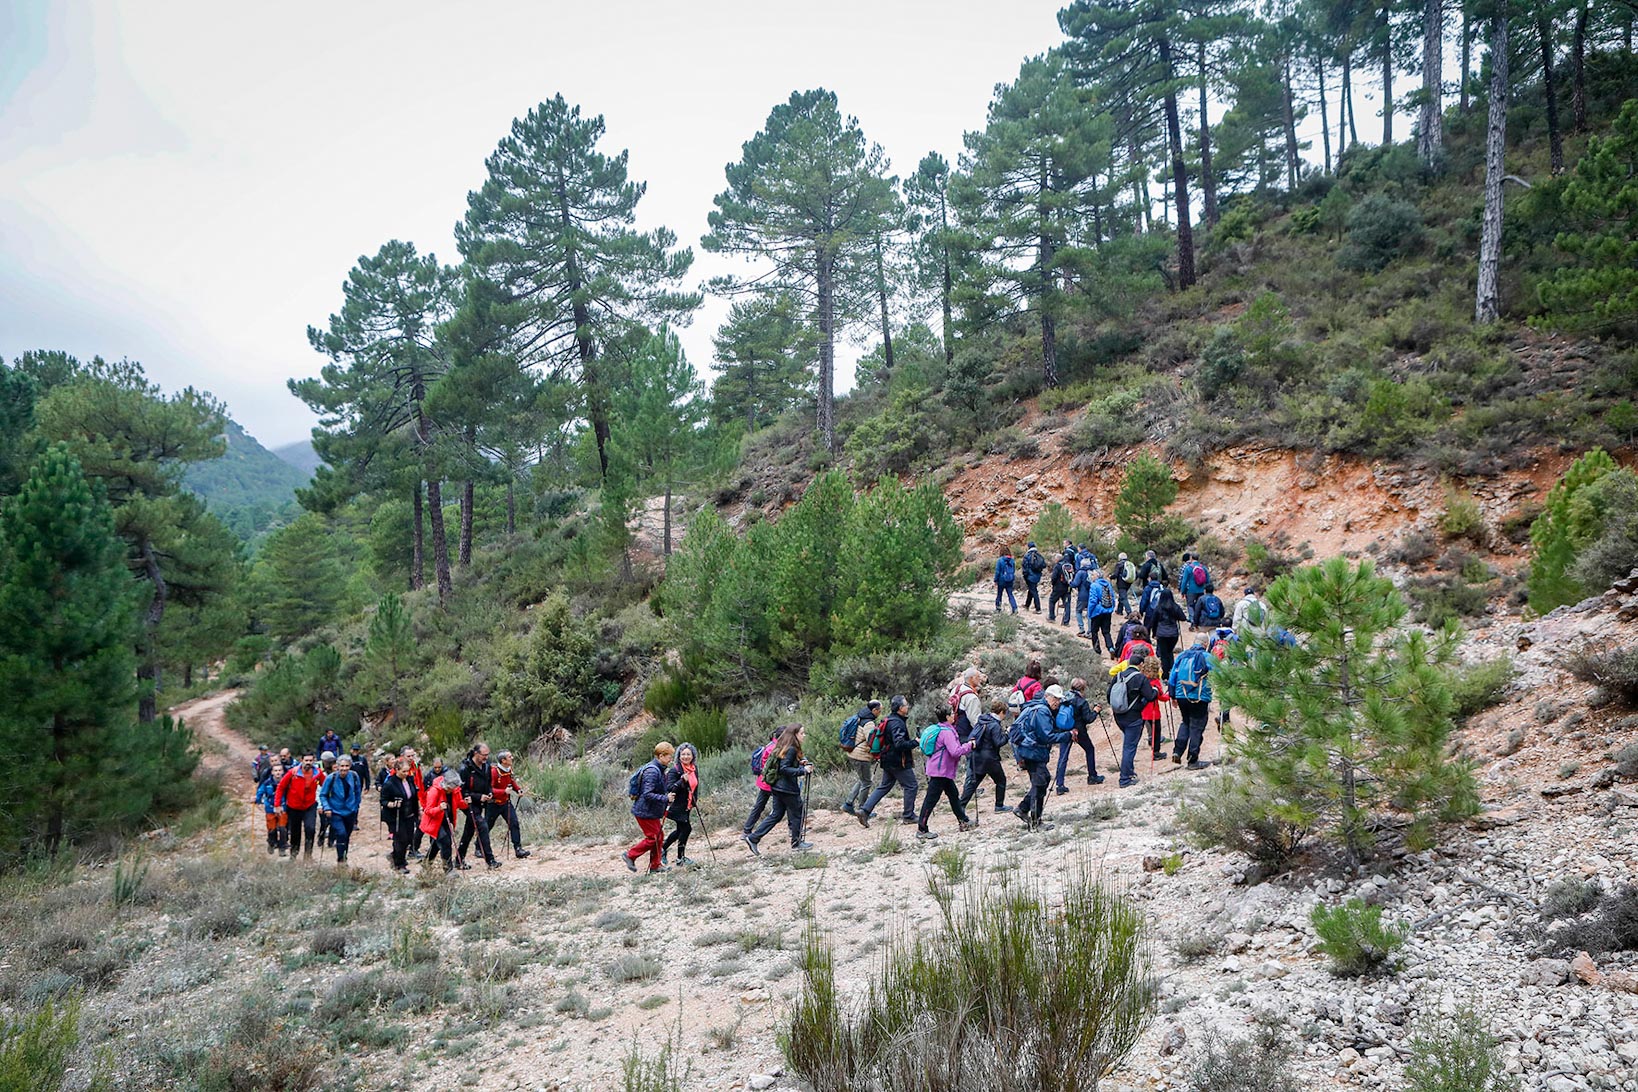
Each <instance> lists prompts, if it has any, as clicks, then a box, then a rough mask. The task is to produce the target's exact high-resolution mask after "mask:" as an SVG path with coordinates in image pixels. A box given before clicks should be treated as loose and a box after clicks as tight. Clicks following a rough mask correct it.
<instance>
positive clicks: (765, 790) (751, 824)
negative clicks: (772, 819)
mask: <svg viewBox="0 0 1638 1092" xmlns="http://www.w3.org/2000/svg"><path fill="white" fill-rule="evenodd" d="M777 742H779V729H777V728H775V729H774V733H773V735H771V736H769V737H768V742H766V743H764V744H763V745H762V746H760V747H758V748H757V749H756V750H754V751H752V752H751V774H752V776H753V777H754V778H755V780H756V802H755V803H754V804H752V805H751V814H749V815H747V816H746V817H745V828H744V829H743V830H742V831H741V832H740V833H741V835H749V834H750V833H751V831H753V830H755V829H756V823H757V820H758V819H761V818H762V811H763V809H764V808H766V807H767V806H768V801H769V800H771V799H773V787H772V786H771V785H769V784H768V783H767V782H766V781H764V780H763V779H762V778H763V774H765V773H766V772H767V770H768V756H769V755H770V754H772V753H773V748H774V744H775V743H777Z"/></svg>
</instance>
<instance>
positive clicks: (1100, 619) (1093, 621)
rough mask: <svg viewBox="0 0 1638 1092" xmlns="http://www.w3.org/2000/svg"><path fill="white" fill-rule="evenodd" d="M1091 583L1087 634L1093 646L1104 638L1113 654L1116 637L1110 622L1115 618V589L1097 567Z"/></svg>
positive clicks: (1104, 644) (1093, 570)
mask: <svg viewBox="0 0 1638 1092" xmlns="http://www.w3.org/2000/svg"><path fill="white" fill-rule="evenodd" d="M1090 576H1091V578H1092V579H1091V583H1090V584H1089V585H1088V586H1087V597H1086V599H1087V624H1086V629H1087V634H1088V635H1089V636H1090V637H1091V639H1092V648H1093V649H1094V650H1097V649H1098V647H1099V642H1098V639H1099V638H1100V637H1101V638H1102V639H1103V648H1104V649H1105V650H1107V651H1108V653H1109V654H1110V655H1111V656H1113V655H1114V654H1115V638H1114V636H1113V635H1112V634H1111V633H1110V632H1109V626H1110V623H1111V622H1113V621H1114V618H1115V589H1114V588H1113V587H1111V586H1110V584H1109V578H1108V577H1106V576H1104V575H1103V573H1101V572H1099V571H1098V570H1097V569H1096V568H1093V569H1092V570H1091V572H1090Z"/></svg>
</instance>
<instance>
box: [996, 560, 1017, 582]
mask: <svg viewBox="0 0 1638 1092" xmlns="http://www.w3.org/2000/svg"><path fill="white" fill-rule="evenodd" d="M1014 575H1015V570H1014V569H1013V565H1012V558H1010V557H1003V558H1002V559H1001V560H1000V561H998V562H996V565H995V579H996V582H997V583H1001V584H1010V583H1012V579H1013V576H1014Z"/></svg>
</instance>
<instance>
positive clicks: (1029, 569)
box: [1024, 542, 1047, 614]
mask: <svg viewBox="0 0 1638 1092" xmlns="http://www.w3.org/2000/svg"><path fill="white" fill-rule="evenodd" d="M1046 569H1047V559H1046V558H1045V557H1043V556H1041V551H1040V550H1037V549H1036V548H1035V543H1033V542H1032V543H1030V544H1029V547H1028V549H1026V550H1025V551H1024V587H1025V588H1027V589H1028V590H1027V591H1026V592H1024V609H1025V610H1029V609H1031V608H1030V604H1031V603H1033V604H1035V606H1034V610H1035V613H1036V614H1040V613H1041V574H1042V573H1044V572H1046Z"/></svg>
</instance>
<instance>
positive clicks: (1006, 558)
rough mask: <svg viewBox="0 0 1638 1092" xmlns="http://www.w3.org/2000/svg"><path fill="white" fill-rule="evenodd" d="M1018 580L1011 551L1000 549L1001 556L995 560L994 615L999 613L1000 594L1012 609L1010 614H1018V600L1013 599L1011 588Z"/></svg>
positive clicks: (1005, 548)
mask: <svg viewBox="0 0 1638 1092" xmlns="http://www.w3.org/2000/svg"><path fill="white" fill-rule="evenodd" d="M1017 578H1018V566H1017V565H1016V564H1015V563H1014V562H1013V560H1012V550H1011V549H1009V548H1008V547H1006V546H1003V547H1001V556H1000V557H998V558H996V559H995V613H997V614H1000V613H1001V593H1002V592H1005V593H1006V595H1007V603H1008V604H1009V605H1010V606H1011V607H1012V613H1014V614H1017V613H1018V600H1017V599H1016V598H1014V597H1013V594H1012V588H1013V584H1014V582H1015V581H1016V580H1017Z"/></svg>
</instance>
